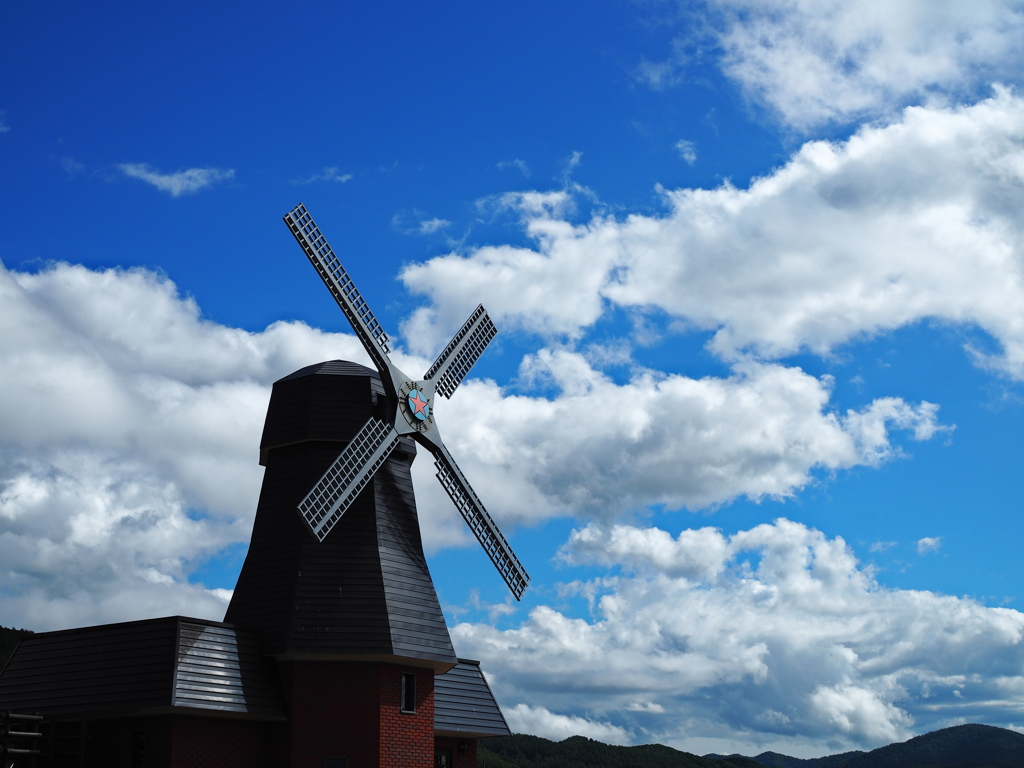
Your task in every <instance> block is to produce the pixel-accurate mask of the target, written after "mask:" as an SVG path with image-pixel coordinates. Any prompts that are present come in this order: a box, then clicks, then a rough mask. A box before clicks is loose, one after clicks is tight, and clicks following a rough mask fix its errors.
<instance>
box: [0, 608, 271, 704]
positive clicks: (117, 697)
mask: <svg viewBox="0 0 1024 768" xmlns="http://www.w3.org/2000/svg"><path fill="white" fill-rule="evenodd" d="M2 709H14V710H19V709H20V710H28V709H31V710H33V711H39V712H43V713H46V714H50V713H60V712H76V713H83V712H89V713H95V714H99V713H142V712H147V713H149V712H169V711H175V710H181V709H198V710H213V711H218V712H223V713H231V714H234V715H244V716H248V717H250V718H255V719H282V718H284V717H285V710H284V705H283V700H282V697H281V690H280V684H279V683H278V679H277V673H276V670H275V669H274V664H273V662H272V661H270V660H268V659H264V658H261V657H260V656H259V638H258V635H257V634H256V633H255V632H251V631H246V630H241V629H236V628H235V627H233V626H231V625H229V624H222V623H220V622H213V621H204V620H202V619H188V618H183V617H181V616H170V617H167V618H162V619H148V620H145V621H132V622H126V623H122V624H104V625H101V626H97V627H83V628H80V629H68V630H61V631H57V632H40V633H37V634H34V635H30V636H28V637H26V638H24V639H23V640H22V641H21V645H19V646H18V649H17V651H15V653H14V655H13V656H12V657H11V658H10V660H9V661H8V663H7V666H6V667H5V668H4V670H3V673H2V674H0V710H2Z"/></svg>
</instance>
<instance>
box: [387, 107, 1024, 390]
mask: <svg viewBox="0 0 1024 768" xmlns="http://www.w3.org/2000/svg"><path fill="white" fill-rule="evenodd" d="M1022 182H1024V100H1022V99H1021V98H1020V97H1018V96H1016V95H1014V94H1013V93H1012V92H1011V91H1009V90H1007V89H999V90H998V92H997V93H996V95H995V96H994V97H992V98H990V99H987V100H985V101H981V102H979V103H977V104H974V105H971V106H966V107H957V108H916V107H915V108H910V109H907V110H906V112H905V113H904V114H903V116H902V118H901V119H900V120H899V121H898V122H896V123H893V124H891V125H887V126H883V127H866V128H863V129H861V130H860V131H859V132H858V133H857V134H856V135H855V136H853V137H852V138H851V139H850V140H849V141H847V142H842V143H830V142H824V141H813V142H809V143H807V144H805V145H804V146H803V147H801V148H800V149H799V150H798V151H797V152H796V153H795V154H794V156H793V157H792V158H791V159H790V160H789V161H788V162H787V163H786V164H785V165H783V166H782V167H781V168H779V169H777V170H776V171H774V172H773V173H771V174H770V175H769V176H766V177H764V178H761V179H756V180H754V181H753V182H752V183H751V185H750V186H749V188H747V189H737V188H735V187H733V186H731V185H729V184H725V185H723V186H721V187H718V188H716V189H708V190H704V189H681V190H676V191H666V192H665V202H666V204H667V206H668V211H667V212H666V213H665V214H664V215H660V216H647V215H639V214H636V215H631V216H628V217H626V218H624V219H617V218H613V217H610V216H602V215H599V216H596V217H595V218H593V219H592V220H590V221H589V222H586V223H583V224H576V223H573V222H572V221H571V220H570V219H569V218H567V215H566V213H567V211H569V212H570V213H571V210H570V208H569V203H568V202H567V198H568V197H569V195H568V193H566V192H556V193H546V194H542V193H533V194H531V195H527V194H523V195H519V196H516V197H514V198H512V197H510V198H508V199H506V203H507V204H508V205H510V206H515V207H516V209H517V210H518V211H519V212H520V215H521V216H522V219H523V223H524V228H525V232H526V234H527V235H528V236H529V237H530V238H531V239H532V240H533V241H534V246H533V247H530V248H526V247H513V246H485V247H480V248H477V249H475V250H472V251H470V252H469V253H467V254H464V255H463V254H457V253H451V254H448V255H445V256H441V257H437V258H435V259H432V260H430V261H428V262H426V263H422V264H415V265H410V266H408V267H406V268H405V270H404V271H403V272H402V280H403V281H404V282H405V284H406V286H408V287H409V289H410V290H412V291H415V292H418V293H421V294H423V295H425V296H427V297H428V298H429V299H430V300H431V305H430V306H428V307H425V308H423V309H421V310H420V311H419V312H418V313H417V314H415V315H414V316H413V317H412V318H411V319H410V321H409V328H411V329H415V330H416V332H417V333H418V334H419V336H420V338H422V339H424V340H425V343H426V342H428V341H429V343H431V344H436V343H438V341H439V340H440V339H442V338H445V337H446V334H448V333H450V332H451V331H452V330H453V329H454V328H457V327H458V323H460V322H461V315H462V314H463V313H464V312H468V310H469V308H470V307H467V306H466V302H465V300H464V299H463V298H462V297H463V295H465V294H467V293H468V294H472V295H474V296H476V297H479V298H480V299H482V300H483V302H484V304H485V305H486V306H487V308H488V311H489V312H490V314H491V315H492V316H494V317H495V320H496V322H499V323H501V324H502V325H503V326H504V327H508V326H511V327H518V328H523V329H526V330H528V331H531V332H535V333H538V334H543V335H545V336H548V337H554V338H560V339H563V340H569V341H575V340H579V339H581V338H583V337H584V336H585V334H586V333H587V332H588V330H589V329H591V328H592V327H593V326H594V324H595V323H596V322H597V321H598V319H599V318H601V317H602V316H603V314H604V312H605V311H606V307H607V306H608V305H609V304H610V305H612V306H617V307H622V308H625V309H627V310H630V311H637V312H664V313H666V314H667V315H668V316H669V317H670V318H673V319H675V320H677V321H678V322H681V323H682V324H683V325H684V326H685V327H686V328H690V329H693V328H698V329H705V330H706V331H708V332H710V333H711V334H712V338H711V340H710V342H709V346H710V348H711V349H712V350H713V351H714V352H715V353H716V354H717V355H719V356H720V357H722V358H723V359H726V360H735V359H738V358H740V357H742V356H744V355H754V356H756V357H758V358H761V359H779V358H782V357H785V356H787V355H791V354H794V353H796V352H800V351H810V352H813V353H817V354H828V353H830V352H831V351H833V350H834V349H835V348H837V347H838V346H841V345H843V344H845V343H848V342H850V341H855V340H857V339H861V338H864V337H866V336H870V335H873V334H879V333H884V332H887V331H890V330H892V329H895V328H899V327H902V326H906V325H908V324H912V323H916V322H920V321H922V320H927V319H933V320H938V321H942V322H946V323H953V324H960V325H964V326H968V327H977V328H980V329H982V330H983V331H985V332H986V333H987V334H989V335H990V336H991V337H992V338H993V339H994V341H995V343H996V346H997V349H996V350H995V351H988V350H974V349H972V350H970V352H971V354H972V356H973V357H974V359H975V360H976V361H977V362H978V363H979V364H981V365H985V366H990V367H992V368H995V369H998V370H1000V371H1002V372H1004V373H1006V374H1009V375H1011V376H1014V377H1017V378H1024V311H1022V309H1021V308H1022V307H1024V282H1022V279H1021V274H1020V268H1019V263H1020V260H1021V253H1022V243H1024V216H1022V214H1021V209H1020V206H1019V205H1017V204H1016V201H1017V199H1018V197H1019V188H1020V185H1021V183H1022ZM456 308H457V310H458V311H457V312H456V311H455V309H456ZM449 313H450V314H449Z"/></svg>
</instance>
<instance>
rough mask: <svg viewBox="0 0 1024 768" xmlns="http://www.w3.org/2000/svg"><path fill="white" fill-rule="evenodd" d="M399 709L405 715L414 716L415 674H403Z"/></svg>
mask: <svg viewBox="0 0 1024 768" xmlns="http://www.w3.org/2000/svg"><path fill="white" fill-rule="evenodd" d="M400 696H401V698H400V700H399V707H400V708H401V710H402V712H404V713H405V714H407V715H415V714H416V673H415V672H403V673H402V684H401V689H400Z"/></svg>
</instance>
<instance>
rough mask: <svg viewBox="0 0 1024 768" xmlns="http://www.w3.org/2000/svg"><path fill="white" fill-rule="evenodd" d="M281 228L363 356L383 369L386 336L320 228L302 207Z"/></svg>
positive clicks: (286, 217) (387, 363)
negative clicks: (328, 294) (360, 345)
mask: <svg viewBox="0 0 1024 768" xmlns="http://www.w3.org/2000/svg"><path fill="white" fill-rule="evenodd" d="M284 222H285V224H287V225H288V229H290V230H291V232H292V235H293V236H294V237H295V239H296V240H297V241H298V243H299V245H301V246H302V250H303V251H305V252H306V256H307V257H308V258H309V261H310V263H311V264H312V265H313V266H314V267H315V268H316V271H317V272H318V273H319V274H320V278H321V279H322V280H323V281H324V285H326V286H327V288H328V290H329V291H330V292H331V294H332V295H333V296H334V300H335V301H337V302H338V306H339V307H341V311H342V312H344V313H345V317H347V318H348V321H349V323H351V325H352V330H354V331H355V332H356V336H358V337H359V340H360V341H361V342H362V343H363V346H364V347H365V348H366V351H367V353H368V354H369V355H370V358H371V359H372V360H373V364H374V366H375V367H376V368H377V370H381V368H382V367H383V368H387V367H388V365H389V363H390V360H388V352H390V350H389V349H388V335H387V334H386V333H384V329H383V328H381V325H380V323H379V322H377V318H376V317H374V315H373V312H372V311H371V310H370V307H369V305H368V304H367V303H366V301H365V300H364V299H363V297H362V294H360V293H359V289H357V288H356V284H355V283H354V282H353V281H352V278H351V277H349V275H348V272H346V271H345V267H343V266H342V265H341V260H340V259H339V258H338V257H337V256H335V255H334V251H333V250H332V249H331V246H330V245H329V244H328V242H327V238H325V237H324V236H323V234H321V232H320V228H319V227H318V226H317V225H316V222H315V221H313V217H312V216H310V215H309V211H307V210H306V206H304V205H301V204H300V205H298V206H296V207H295V209H294V210H292V211H291V212H289V213H288V214H287V215H286V216H285V217H284Z"/></svg>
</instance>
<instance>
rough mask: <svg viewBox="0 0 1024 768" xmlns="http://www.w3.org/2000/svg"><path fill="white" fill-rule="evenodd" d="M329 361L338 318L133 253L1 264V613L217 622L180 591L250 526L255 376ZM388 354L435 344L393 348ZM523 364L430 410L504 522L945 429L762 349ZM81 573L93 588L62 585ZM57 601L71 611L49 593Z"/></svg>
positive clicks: (742, 487)
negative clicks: (249, 296)
mask: <svg viewBox="0 0 1024 768" xmlns="http://www.w3.org/2000/svg"><path fill="white" fill-rule="evenodd" d="M339 357H340V358H345V359H353V360H356V361H360V362H368V361H367V358H366V355H365V352H364V351H363V350H362V349H361V347H360V346H359V343H358V341H357V340H356V339H355V337H354V336H351V335H347V334H346V335H341V334H338V335H329V334H324V333H321V332H319V331H316V330H313V329H310V328H308V327H307V326H305V325H302V324H300V323H284V322H279V323H274V324H272V325H271V326H269V327H268V328H266V329H265V330H264V331H262V332H258V333H253V332H248V331H244V330H241V329H237V328H230V327H226V326H223V325H219V324H216V323H212V322H209V321H206V320H203V319H202V317H201V312H200V310H199V307H198V305H197V303H196V302H195V300H193V299H190V298H182V297H181V296H179V295H178V292H177V289H176V287H175V286H174V284H173V283H171V282H170V281H168V280H167V279H165V278H161V277H159V276H158V275H155V274H154V273H152V272H149V271H146V270H141V269H136V270H128V271H125V270H103V271H92V270H89V269H86V268H85V267H81V266H74V265H69V264H57V265H53V266H50V267H48V268H46V269H44V270H43V271H40V272H38V273H19V272H12V271H8V270H6V269H2V267H0V359H3V361H4V365H3V366H2V367H0V391H2V392H3V393H4V397H3V398H2V399H0V423H3V424H4V430H3V433H2V434H0V520H2V521H3V527H2V528H0V563H3V564H4V567H5V568H6V569H7V571H6V581H5V584H10V585H20V586H18V587H17V588H16V589H15V588H14V587H11V588H10V589H8V590H7V591H6V592H5V596H4V597H3V598H2V599H0V605H5V606H6V607H7V608H9V609H10V611H11V613H10V614H8V621H9V622H10V621H14V620H15V619H16V618H18V617H24V618H23V619H21V618H18V620H19V621H21V623H23V624H27V625H30V626H33V627H36V628H39V629H42V628H49V627H53V626H58V625H61V623H62V622H65V621H70V620H72V616H79V615H84V614H86V613H90V612H91V614H92V615H93V620H95V621H101V620H102V621H106V620H112V619H114V618H130V617H132V616H135V617H136V618H137V617H138V616H137V611H136V612H135V613H134V614H133V613H131V612H130V611H129V603H128V602H126V601H119V599H117V595H121V594H135V593H136V592H137V591H138V590H148V591H150V592H154V595H156V594H157V593H158V594H159V595H161V596H162V597H157V596H153V597H151V598H147V599H146V601H145V604H146V605H148V606H150V607H151V609H152V610H153V611H154V612H161V613H166V612H167V610H169V608H168V606H171V607H173V609H174V610H177V606H178V605H179V604H188V602H189V601H190V600H192V601H193V602H194V603H195V604H196V606H197V608H196V611H202V612H203V615H209V616H213V617H214V618H218V616H217V613H218V612H219V610H220V606H221V605H222V597H223V595H222V594H221V593H220V592H214V591H211V592H207V593H204V594H205V595H206V597H205V598H204V600H205V602H204V601H203V600H198V599H195V600H193V598H192V597H191V596H192V595H193V594H194V593H195V590H196V589H201V587H199V586H198V585H195V584H192V583H191V582H190V579H191V578H192V574H194V572H195V570H196V568H197V567H198V566H199V565H201V564H202V563H203V561H204V560H205V559H207V558H209V557H211V556H214V555H216V554H217V553H218V552H221V551H223V549H224V547H227V546H231V545H234V544H239V543H244V542H245V541H246V540H247V537H248V533H249V529H250V526H251V520H252V515H253V512H254V510H255V504H256V497H257V494H258V491H259V486H260V480H261V473H262V469H261V468H260V467H259V466H258V464H257V446H258V444H259V438H260V432H261V428H262V423H263V418H264V413H265V409H266V404H267V402H268V399H269V387H270V384H271V383H272V382H273V381H274V380H275V379H277V378H279V377H280V376H282V375H284V374H286V373H288V372H290V371H292V370H295V369H297V368H300V367H302V366H303V365H308V364H310V363H313V362H317V361H320V360H325V359H332V358H339ZM395 361H396V363H397V364H398V365H400V366H401V367H402V368H403V369H406V370H413V371H422V370H425V369H426V367H427V365H428V362H429V361H428V359H427V358H424V357H415V356H410V355H407V354H405V353H404V352H403V351H402V350H398V351H397V352H396V353H395ZM520 378H521V379H522V381H523V382H524V383H525V384H526V386H527V389H526V390H524V391H525V392H528V391H529V386H530V385H529V382H531V381H532V382H534V383H535V384H536V385H537V386H539V387H540V388H541V390H542V391H545V392H547V393H549V395H548V396H540V395H535V394H509V393H507V392H505V391H504V390H503V389H502V388H501V387H500V386H498V384H497V383H495V382H493V381H480V380H469V381H467V382H464V383H463V385H462V386H461V387H460V388H459V389H458V390H457V391H456V394H455V397H454V398H453V402H452V404H451V406H450V407H449V405H448V404H447V403H443V404H441V407H440V410H441V411H442V412H443V413H442V414H441V418H443V420H444V424H445V435H446V439H447V441H448V444H449V447H450V448H451V450H452V452H453V454H454V455H455V456H456V457H457V459H458V460H459V462H460V464H461V465H462V467H463V469H464V471H465V472H466V474H467V475H468V477H469V478H470V481H471V482H472V483H473V484H474V485H475V486H476V487H477V488H479V489H481V491H483V490H484V489H486V494H485V495H486V503H487V504H488V507H489V508H491V510H492V512H493V513H494V514H495V517H496V518H497V519H498V520H499V522H501V523H502V524H503V525H508V524H510V523H514V522H517V521H518V522H538V521H542V520H544V519H548V518H550V517H553V516H562V515H567V514H578V515H583V516H588V517H589V516H598V517H600V518H601V519H614V518H615V517H616V516H618V515H620V514H622V513H623V512H626V511H629V510H632V509H639V508H642V507H643V506H645V505H647V504H664V505H666V506H667V507H670V508H678V507H698V506H704V505H709V504H711V505H714V504H718V503H722V502H724V501H727V500H729V499H731V498H733V497H735V496H739V495H746V496H749V497H751V498H761V497H764V496H772V497H784V496H789V495H792V494H793V493H795V492H796V491H797V490H798V489H799V488H801V487H802V486H803V485H805V484H806V483H808V482H811V481H812V479H813V478H814V476H815V473H816V472H825V473H828V472H832V471H836V470H840V469H842V468H846V467H851V466H856V465H868V466H871V465H875V464H878V463H879V462H882V461H885V460H886V459H888V458H890V457H892V456H895V455H898V454H899V447H898V444H894V443H893V441H892V434H893V433H894V431H905V432H906V433H907V434H908V435H909V436H910V437H912V438H914V439H927V438H928V437H930V436H931V435H932V434H933V433H934V432H935V431H936V430H939V429H942V428H943V427H942V426H941V425H940V424H939V421H938V416H937V408H936V406H934V405H931V404H928V403H919V404H910V403H906V402H904V401H902V400H900V399H898V398H881V399H878V400H875V401H873V402H871V403H869V404H867V405H866V406H864V407H863V408H861V409H859V410H850V411H847V412H845V413H835V412H832V411H831V410H830V408H829V398H830V386H831V382H830V380H829V379H828V378H824V379H818V378H815V377H813V376H809V375H808V374H806V373H804V372H803V371H801V370H799V369H797V368H787V367H785V366H782V365H779V364H774V363H757V362H749V361H748V362H744V363H742V364H737V365H736V366H735V368H734V370H733V373H732V375H730V376H729V377H727V378H713V377H708V378H704V379H691V378H687V377H684V376H678V375H673V376H663V375H660V374H657V373H654V372H649V371H639V372H637V373H636V375H635V376H633V377H632V378H631V379H630V380H629V381H627V382H625V383H616V382H614V381H612V380H611V379H609V378H607V377H606V376H605V375H604V374H602V373H601V372H600V371H598V370H596V369H594V368H593V367H592V366H591V364H590V363H588V362H587V360H586V358H585V357H584V356H583V355H581V354H579V353H575V352H570V351H567V350H557V351H555V350H548V349H542V350H541V351H539V352H538V353H536V354H534V355H531V356H529V357H527V358H526V359H525V360H524V362H523V366H522V370H521V377H520ZM552 392H554V395H553V396H552V395H551V394H550V393H552ZM595 409H596V410H595ZM595 412H602V413H604V414H606V416H605V417H604V418H601V419H594V418H592V414H593V413H595ZM494 413H504V414H506V418H504V419H502V420H501V421H500V422H495V420H494V419H493V417H492V415H493V414H494ZM666 413H671V414H673V420H672V423H671V425H670V424H669V422H668V420H666V419H665V418H664V414H666ZM413 472H414V477H415V479H416V483H417V497H418V505H419V509H420V515H421V521H422V524H423V529H424V541H425V544H426V546H427V547H428V549H436V548H439V547H442V546H450V545H452V544H455V543H458V542H462V541H466V540H467V539H468V536H467V534H466V530H465V526H464V525H463V523H462V521H461V519H460V517H459V515H458V514H457V512H455V510H454V509H453V507H452V505H451V503H450V501H449V500H448V499H447V497H446V496H445V494H444V492H443V490H442V489H441V487H440V485H439V484H438V483H437V482H436V480H435V479H434V478H433V477H432V474H433V472H432V470H431V468H430V462H429V461H419V462H416V463H415V464H414V465H413ZM76 499H77V500H78V501H77V502H76V501H75V500H76ZM693 546H698V544H693ZM691 549H692V546H691ZM17 553H20V554H17ZM666 556H668V555H666ZM70 562H74V563H75V564H76V565H75V567H74V568H72V567H70V566H68V567H63V566H60V565H59V564H60V563H70ZM34 563H36V564H38V563H49V564H50V567H41V566H39V565H33V564H34ZM76 568H77V569H79V570H78V571H76V570H75V569H76ZM79 571H80V572H79ZM68 574H76V575H75V577H74V578H69V577H68ZM210 586H226V585H210ZM69 590H74V592H69ZM80 591H85V592H88V593H89V594H90V595H91V598H90V599H89V600H86V599H84V598H78V597H72V594H78V592H80ZM147 593H148V592H147ZM72 599H74V600H76V601H77V602H76V605H78V606H79V611H78V612H77V613H68V612H67V610H65V609H64V608H62V607H60V606H61V605H63V603H62V602H61V601H68V600H72ZM4 600H6V601H7V602H6V603H4V602H3V601H4ZM30 608H31V611H30ZM118 611H124V613H120V614H119V613H117V612H118ZM499 613H501V612H500V611H498V612H495V615H498V614H499Z"/></svg>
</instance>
